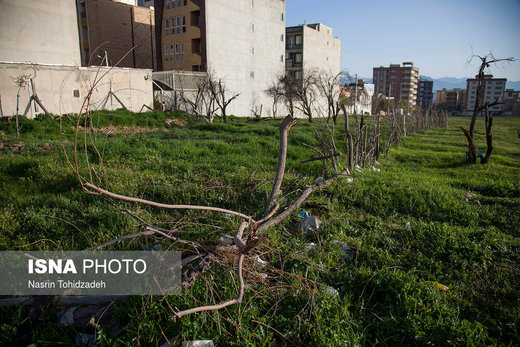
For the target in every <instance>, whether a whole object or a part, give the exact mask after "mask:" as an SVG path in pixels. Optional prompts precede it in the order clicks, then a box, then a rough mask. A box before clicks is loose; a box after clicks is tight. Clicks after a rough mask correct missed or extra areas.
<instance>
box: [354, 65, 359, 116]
mask: <svg viewBox="0 0 520 347" xmlns="http://www.w3.org/2000/svg"><path fill="white" fill-rule="evenodd" d="M357 89H358V76H357V74H356V89H355V90H354V117H356V116H357V112H356V108H357Z"/></svg>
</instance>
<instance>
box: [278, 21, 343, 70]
mask: <svg viewBox="0 0 520 347" xmlns="http://www.w3.org/2000/svg"><path fill="white" fill-rule="evenodd" d="M285 35H286V44H285V73H286V75H288V76H292V77H294V78H296V79H300V78H301V77H302V73H303V71H304V70H307V69H316V68H317V69H320V70H322V71H324V72H325V73H329V74H333V75H336V74H339V73H340V71H341V40H340V39H339V38H337V37H334V36H333V33H332V28H329V27H327V26H325V25H323V24H319V23H318V24H308V25H298V26H292V27H287V28H286V29H285Z"/></svg>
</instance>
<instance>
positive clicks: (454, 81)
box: [360, 75, 520, 93]
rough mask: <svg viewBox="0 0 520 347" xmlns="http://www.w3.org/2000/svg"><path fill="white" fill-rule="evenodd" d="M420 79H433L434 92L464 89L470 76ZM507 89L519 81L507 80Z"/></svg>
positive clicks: (369, 81)
mask: <svg viewBox="0 0 520 347" xmlns="http://www.w3.org/2000/svg"><path fill="white" fill-rule="evenodd" d="M420 77H421V78H422V79H425V80H429V81H433V92H434V93H435V92H436V91H438V90H442V89H443V88H446V89H454V88H460V89H466V80H467V79H468V78H470V77H463V78H456V77H441V78H433V77H429V76H424V75H421V76H420ZM360 79H364V80H365V83H373V82H372V78H364V77H360ZM506 88H507V89H515V90H520V81H516V82H513V81H507V84H506Z"/></svg>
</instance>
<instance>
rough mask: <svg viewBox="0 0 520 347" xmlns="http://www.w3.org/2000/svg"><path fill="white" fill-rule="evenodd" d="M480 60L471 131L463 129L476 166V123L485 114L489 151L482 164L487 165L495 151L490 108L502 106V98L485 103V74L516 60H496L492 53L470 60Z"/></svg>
mask: <svg viewBox="0 0 520 347" xmlns="http://www.w3.org/2000/svg"><path fill="white" fill-rule="evenodd" d="M474 58H478V59H480V62H481V63H480V67H479V70H478V75H477V76H476V77H477V91H476V98H475V105H474V107H473V114H472V116H471V122H470V125H469V131H468V130H466V129H465V128H461V130H462V132H463V133H464V135H465V136H466V139H467V140H468V151H467V152H466V156H467V159H468V162H469V163H471V164H476V162H477V147H476V145H475V141H474V135H475V123H476V121H477V118H478V116H479V115H481V114H484V121H485V128H486V144H487V150H486V154H485V156H484V157H483V158H482V159H481V162H482V163H487V162H488V160H489V157H490V156H491V152H492V151H493V140H492V135H491V127H492V125H493V115H492V114H491V113H490V112H489V108H490V107H493V106H495V105H498V104H500V98H496V100H495V101H493V102H484V87H485V86H484V79H485V77H484V74H485V69H487V68H489V67H490V66H491V64H497V63H499V62H513V61H515V58H513V57H509V58H495V56H493V54H492V53H489V54H488V55H486V56H480V55H475V54H474V55H473V56H472V57H471V58H470V60H469V61H468V63H469V62H471V60H472V59H474Z"/></svg>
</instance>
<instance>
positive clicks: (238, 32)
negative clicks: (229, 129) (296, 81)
mask: <svg viewBox="0 0 520 347" xmlns="http://www.w3.org/2000/svg"><path fill="white" fill-rule="evenodd" d="M253 4H254V6H253V8H251V7H250V1H249V0H209V1H206V18H205V23H206V45H207V62H208V70H209V71H212V72H213V73H214V75H215V76H216V77H217V78H222V79H223V81H225V83H226V86H227V88H228V89H229V90H230V91H231V92H232V93H240V96H239V97H238V98H237V99H235V100H234V101H233V102H232V103H231V104H230V105H229V107H228V110H227V112H228V114H234V115H236V116H251V115H252V112H251V109H253V108H255V107H256V109H257V110H259V109H260V106H261V105H263V107H262V110H263V111H262V116H267V115H268V109H269V108H271V107H272V99H271V98H270V97H268V96H267V94H266V93H265V90H266V89H268V87H269V85H270V83H272V81H274V79H275V78H276V76H279V75H281V74H283V73H284V69H285V63H284V60H285V57H284V55H285V1H283V0H254V1H253ZM282 14H283V16H282ZM251 24H253V27H254V30H253V31H252V32H251V31H250V25H251ZM281 35H283V41H282V40H281V39H280V38H281ZM251 49H254V53H253V54H251V53H252V52H251ZM280 57H282V59H280Z"/></svg>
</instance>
